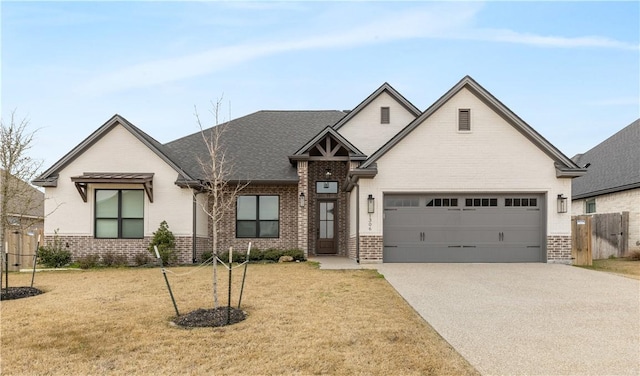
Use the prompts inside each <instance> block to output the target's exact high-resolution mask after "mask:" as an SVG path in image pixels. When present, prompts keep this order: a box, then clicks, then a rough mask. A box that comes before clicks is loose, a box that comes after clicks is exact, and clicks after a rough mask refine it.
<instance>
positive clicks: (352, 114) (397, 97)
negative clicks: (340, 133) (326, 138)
mask: <svg viewBox="0 0 640 376" xmlns="http://www.w3.org/2000/svg"><path fill="white" fill-rule="evenodd" d="M385 92H386V93H387V94H389V95H390V96H391V97H392V98H393V99H395V100H396V102H398V103H400V104H401V105H402V106H403V107H404V108H405V109H406V110H407V111H409V112H410V113H412V114H413V115H414V116H418V115H420V110H419V109H418V108H417V107H416V106H414V105H413V104H412V103H411V102H409V101H408V100H407V99H406V98H405V97H403V96H402V95H401V94H400V93H399V92H397V91H396V89H394V88H393V87H392V86H391V85H389V84H388V83H386V82H385V83H384V84H382V85H381V86H380V87H379V88H378V89H377V90H376V91H374V92H373V93H371V94H370V95H369V96H368V97H367V98H365V99H364V100H363V101H362V102H360V104H358V105H357V106H356V107H355V108H354V109H353V110H351V111H350V112H349V113H348V114H347V115H346V116H345V117H343V118H342V119H340V121H339V122H337V123H336V124H334V125H333V128H334V129H336V130H339V129H340V128H341V127H342V126H343V125H345V124H346V123H348V122H349V120H351V119H353V118H354V117H355V116H356V115H357V114H359V113H360V112H361V111H362V110H363V109H364V108H366V107H367V106H368V105H369V104H371V102H373V101H374V100H375V99H376V98H378V97H379V96H380V95H381V94H382V93H385Z"/></svg>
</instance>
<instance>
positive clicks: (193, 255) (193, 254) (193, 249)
mask: <svg viewBox="0 0 640 376" xmlns="http://www.w3.org/2000/svg"><path fill="white" fill-rule="evenodd" d="M192 189H193V188H192ZM200 193H202V191H197V190H195V189H193V220H192V222H193V230H192V234H191V261H192V262H193V263H194V264H197V263H198V257H197V256H198V252H197V251H198V247H197V241H198V236H197V234H198V226H197V218H198V216H197V215H196V209H197V208H198V200H197V196H198V194H200Z"/></svg>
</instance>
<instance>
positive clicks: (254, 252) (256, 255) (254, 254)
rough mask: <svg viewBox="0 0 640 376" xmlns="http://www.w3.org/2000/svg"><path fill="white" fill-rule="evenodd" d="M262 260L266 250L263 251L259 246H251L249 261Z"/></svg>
mask: <svg viewBox="0 0 640 376" xmlns="http://www.w3.org/2000/svg"><path fill="white" fill-rule="evenodd" d="M262 260H264V252H262V251H261V250H259V249H258V248H251V252H250V253H249V261H262Z"/></svg>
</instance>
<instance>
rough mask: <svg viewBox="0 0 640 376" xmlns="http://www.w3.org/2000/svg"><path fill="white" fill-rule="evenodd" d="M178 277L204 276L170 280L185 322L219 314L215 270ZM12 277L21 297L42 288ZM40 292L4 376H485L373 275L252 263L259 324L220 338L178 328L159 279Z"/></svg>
mask: <svg viewBox="0 0 640 376" xmlns="http://www.w3.org/2000/svg"><path fill="white" fill-rule="evenodd" d="M172 270H173V271H174V272H176V273H181V274H184V273H189V272H193V273H191V274H189V275H186V276H177V275H173V274H169V280H170V282H171V287H172V289H173V292H174V295H175V296H176V300H177V303H178V308H179V309H180V311H181V313H188V312H190V311H193V310H195V309H198V308H211V307H212V306H213V297H212V287H211V285H212V269H211V267H208V268H206V269H197V268H195V267H180V268H174V269H172ZM241 270H242V269H235V271H234V286H237V287H239V285H240V280H241V276H242V273H241ZM220 273H224V274H221V275H220V277H222V278H220V279H219V280H220V299H221V302H220V303H221V304H224V305H226V286H227V284H226V280H227V274H226V271H224V272H223V271H222V270H221V271H220ZM9 277H10V279H9V284H10V286H29V284H30V281H31V275H30V274H28V273H24V274H17V273H12V274H10V276H9ZM34 287H37V288H39V289H41V290H44V291H46V293H44V294H41V295H38V296H35V297H30V298H25V299H19V300H10V301H3V302H2V306H1V317H0V320H1V333H0V335H1V343H0V346H1V348H0V351H1V353H0V355H1V360H0V366H1V368H0V373H2V374H3V375H33V374H38V375H49V374H50V375H55V374H68V375H88V374H93V375H96V374H121V375H125V374H126V375H130V374H139V375H151V374H153V375H159V374H194V375H195V374H210V375H213V374H216V375H274V374H277V375H312V374H331V375H429V374H432V375H477V374H478V373H477V371H476V370H475V369H473V367H472V366H471V365H469V363H468V362H467V361H466V360H465V359H464V358H462V357H461V356H460V355H459V354H458V353H457V352H456V351H455V350H454V349H453V348H452V347H451V346H450V345H449V344H448V343H447V342H445V341H444V340H443V339H442V338H441V337H440V336H439V335H438V334H437V333H436V332H435V331H434V330H433V329H432V328H431V327H430V326H429V325H428V324H427V323H425V322H424V321H423V320H422V319H421V318H420V317H419V316H418V315H417V314H416V313H415V312H414V311H413V309H412V308H411V307H409V306H408V305H407V304H406V303H405V301H404V300H403V299H402V298H401V297H400V296H399V295H398V294H397V293H396V292H395V290H393V288H392V287H391V286H390V285H389V284H388V283H387V282H386V281H385V280H384V278H381V277H380V275H379V274H377V272H375V271H373V270H349V271H344V270H341V271H334V270H319V269H317V268H314V267H313V264H309V263H291V264H270V265H254V264H251V265H249V269H248V274H247V282H246V286H245V291H244V295H243V298H242V308H243V309H244V310H245V311H246V312H247V314H248V317H247V319H246V320H245V321H243V322H241V323H239V324H235V325H232V326H227V327H221V328H196V329H183V328H179V327H175V326H172V325H170V323H169V322H170V320H171V319H172V316H174V314H175V312H174V309H173V306H172V304H171V300H170V298H169V293H168V291H167V289H166V286H165V284H164V279H163V277H162V273H161V270H160V269H157V268H154V269H133V268H131V269H102V270H90V271H55V272H40V273H38V274H37V275H36V279H35V284H34ZM238 292H239V289H236V290H234V292H233V302H234V304H237V299H238Z"/></svg>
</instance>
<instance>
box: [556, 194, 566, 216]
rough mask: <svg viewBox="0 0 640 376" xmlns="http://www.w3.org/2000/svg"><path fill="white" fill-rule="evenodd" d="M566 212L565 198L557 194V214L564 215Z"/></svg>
mask: <svg viewBox="0 0 640 376" xmlns="http://www.w3.org/2000/svg"><path fill="white" fill-rule="evenodd" d="M566 212H567V198H566V197H565V196H564V195H562V194H559V195H558V213H566Z"/></svg>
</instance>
